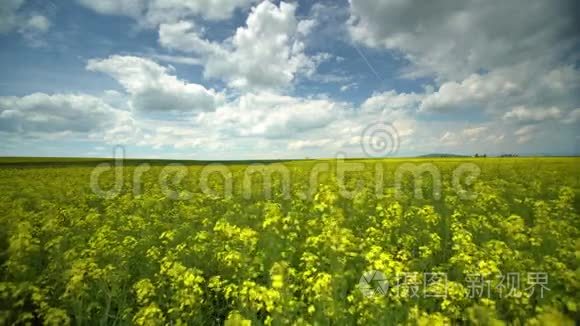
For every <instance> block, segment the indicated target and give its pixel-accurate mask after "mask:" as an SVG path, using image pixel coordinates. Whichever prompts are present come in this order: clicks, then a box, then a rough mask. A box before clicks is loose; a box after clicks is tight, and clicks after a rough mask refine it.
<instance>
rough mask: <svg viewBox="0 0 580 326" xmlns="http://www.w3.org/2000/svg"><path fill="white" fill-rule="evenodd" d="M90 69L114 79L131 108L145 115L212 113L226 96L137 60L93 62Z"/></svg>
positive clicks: (124, 59) (137, 58)
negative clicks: (153, 113)
mask: <svg viewBox="0 0 580 326" xmlns="http://www.w3.org/2000/svg"><path fill="white" fill-rule="evenodd" d="M87 69H88V70H91V71H99V72H103V73H106V74H108V75H110V76H111V77H113V78H115V79H116V80H117V81H118V82H119V83H120V84H121V85H122V86H123V87H124V88H125V90H126V91H127V92H128V93H129V94H130V95H131V106H132V107H133V108H134V109H136V110H138V111H143V112H151V111H165V112H169V111H173V112H186V113H187V112H190V113H195V112H200V111H212V110H214V109H215V108H216V107H217V106H218V105H219V104H221V103H222V102H223V101H224V95H223V94H221V93H218V92H216V91H214V90H213V89H206V88H205V87H203V86H202V85H199V84H194V83H188V82H185V81H183V80H180V79H178V78H177V77H175V76H173V75H170V74H169V72H170V69H168V68H166V67H164V66H161V65H159V64H157V63H155V62H153V61H151V60H149V59H144V58H140V57H134V56H118V55H115V56H111V57H109V58H107V59H102V60H98V59H92V60H89V62H88V64H87Z"/></svg>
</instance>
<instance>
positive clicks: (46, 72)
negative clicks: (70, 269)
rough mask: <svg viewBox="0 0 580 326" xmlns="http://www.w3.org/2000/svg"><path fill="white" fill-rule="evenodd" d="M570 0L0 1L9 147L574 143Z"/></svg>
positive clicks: (404, 150)
mask: <svg viewBox="0 0 580 326" xmlns="http://www.w3.org/2000/svg"><path fill="white" fill-rule="evenodd" d="M577 7H578V5H577V4H576V2H575V1H559V2H554V1H549V0H537V1H535V2H534V5H529V3H528V1H524V0H509V1H502V2H482V1H479V0H468V1H461V2H458V1H438V2H432V3H425V2H423V1H404V2H402V1H398V0H373V1H370V0H350V1H317V2H316V1H315V2H311V1H290V2H283V1H258V0H219V1H218V0H205V1H197V0H192V1H169V0H115V1H113V0H102V1H89V0H76V1H73V0H70V1H39V0H7V1H3V2H2V3H1V4H0V71H2V72H3V73H2V74H1V76H0V135H1V136H2V137H3V140H4V141H3V142H2V144H0V155H2V156H110V155H111V153H112V151H113V148H114V146H116V145H121V146H124V147H125V152H126V154H127V156H129V157H156V158H190V159H253V158H303V157H333V156H336V155H337V154H339V153H343V154H345V155H347V156H349V157H360V156H368V155H373V156H387V155H392V156H412V155H420V154H427V153H441V152H446V153H463V154H473V153H476V152H479V153H482V152H485V153H489V154H501V153H522V154H531V153H542V154H555V155H562V154H563V155H571V154H579V153H580V147H579V146H578V144H579V143H580V131H579V130H580V128H579V127H580V96H579V95H578V94H580V71H579V69H580V67H579V62H580V61H579V59H580V57H579V53H580V51H578V49H579V46H580V40H579V35H580V33H578V32H577V31H578V30H580V29H579V26H578V22H579V21H580V20H579V19H578V17H577V14H575V13H576V12H580V10H577V9H580V8H577ZM365 145H366V147H367V148H366V151H365V150H364V149H365ZM369 148H371V150H372V151H374V152H373V153H369Z"/></svg>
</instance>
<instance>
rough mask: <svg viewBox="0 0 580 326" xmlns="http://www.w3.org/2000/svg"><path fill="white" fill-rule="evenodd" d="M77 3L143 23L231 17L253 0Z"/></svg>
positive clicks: (116, 0)
mask: <svg viewBox="0 0 580 326" xmlns="http://www.w3.org/2000/svg"><path fill="white" fill-rule="evenodd" d="M77 1H78V2H79V3H80V4H81V5H83V6H85V7H87V8H89V9H91V10H93V11H95V12H97V13H99V14H105V15H120V16H129V17H132V18H135V19H137V20H138V21H139V22H140V23H141V24H142V25H144V26H155V25H158V24H160V23H166V22H175V21H177V20H179V19H182V18H186V17H192V16H201V17H203V18H205V19H211V20H222V19H227V18H230V17H231V16H232V14H233V13H234V11H235V10H236V9H243V8H247V7H248V6H250V5H251V4H252V3H253V2H255V1H256V0H201V1H200V0H181V1H177V0H99V1H92V0H77Z"/></svg>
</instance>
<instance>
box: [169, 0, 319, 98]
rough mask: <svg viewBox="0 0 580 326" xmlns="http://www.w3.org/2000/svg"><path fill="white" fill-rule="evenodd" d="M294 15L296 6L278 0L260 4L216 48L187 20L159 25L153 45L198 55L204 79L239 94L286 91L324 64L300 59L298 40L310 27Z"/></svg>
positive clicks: (302, 55)
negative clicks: (220, 82)
mask: <svg viewBox="0 0 580 326" xmlns="http://www.w3.org/2000/svg"><path fill="white" fill-rule="evenodd" d="M295 13H296V4H291V3H285V2H283V1H282V2H280V5H279V6H276V5H274V4H273V3H271V2H269V1H264V2H262V3H260V4H259V5H257V6H256V7H254V8H253V9H252V11H251V13H250V14H249V15H248V18H247V19H246V26H245V27H239V28H238V29H237V30H236V32H235V34H234V35H233V36H232V37H231V38H228V39H226V40H225V41H224V42H222V43H217V42H210V41H208V40H206V39H204V38H203V34H202V31H201V29H200V28H198V27H197V26H196V25H195V24H194V23H192V22H190V21H180V22H177V23H172V24H162V25H161V26H160V28H159V42H160V44H161V45H162V46H164V47H166V48H168V49H174V50H180V51H184V52H189V53H194V54H196V55H199V56H201V57H202V58H203V60H204V76H205V77H206V78H219V79H223V80H225V81H226V82H227V83H228V85H229V86H230V87H233V88H237V89H242V90H264V89H280V88H282V87H287V86H290V85H291V83H292V81H293V80H294V79H295V77H296V76H297V75H298V74H300V73H304V74H305V75H311V74H312V73H313V72H314V71H315V69H316V66H317V64H318V63H319V62H320V60H323V59H324V56H321V57H314V58H310V57H308V56H307V55H306V54H305V45H304V42H303V40H302V38H303V36H304V33H306V32H307V31H308V30H309V29H310V28H311V25H312V23H311V22H310V21H306V20H304V21H298V20H297V19H296V16H295ZM317 58H318V59H320V60H317Z"/></svg>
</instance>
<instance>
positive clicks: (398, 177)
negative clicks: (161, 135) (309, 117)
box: [0, 158, 580, 325]
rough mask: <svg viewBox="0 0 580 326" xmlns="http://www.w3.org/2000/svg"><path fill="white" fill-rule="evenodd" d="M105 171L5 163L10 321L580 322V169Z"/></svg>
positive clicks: (516, 162) (300, 166) (5, 312)
mask: <svg viewBox="0 0 580 326" xmlns="http://www.w3.org/2000/svg"><path fill="white" fill-rule="evenodd" d="M104 162H111V163H112V160H103V159H91V158H87V159H58V158H2V159H0V180H2V182H1V183H0V211H2V212H3V213H2V215H1V217H0V264H1V272H0V307H1V308H0V323H2V324H26V323H39V322H42V323H44V324H54V325H63V324H76V325H93V324H103V325H105V324H106V325H109V324H114V325H119V324H121V325H124V324H138V325H165V324H172V325H175V324H195V325H197V324H210V325H211V324H216V325H221V324H224V323H225V324H229V325H248V324H252V325H261V324H273V325H285V324H300V325H327V324H361V325H368V324H378V325H388V324H421V325H437V324H455V323H468V324H478V325H501V324H502V323H509V324H526V323H527V324H530V325H558V324H573V321H574V320H579V319H580V315H579V313H578V306H577V305H578V303H579V302H580V295H579V293H580V272H579V260H580V240H578V239H580V218H579V213H580V200H579V198H580V170H579V169H578V167H579V166H580V158H485V159H483V158H480V159H474V158H446V159H435V158H423V159H384V160H347V161H344V162H336V161H327V160H307V161H280V162H261V164H263V163H266V164H263V165H254V164H252V162H221V163H219V164H213V165H208V162H195V161H191V162H188V161H179V162H177V161H175V162H172V161H161V160H157V161H146V160H129V161H125V162H124V166H123V168H122V169H119V170H116V171H115V170H114V169H109V170H107V169H106V168H105V167H101V168H96V167H97V165H98V164H101V163H104ZM145 163H148V164H149V165H148V166H145V165H143V164H145ZM170 164H171V165H170ZM354 164H358V166H356V167H355V166H354ZM404 164H407V167H408V168H409V167H410V168H409V169H411V170H408V171H407V172H405V170H404V169H402V167H403V165H404ZM408 164H412V165H408ZM421 165H422V166H423V168H424V169H423V170H424V171H423V172H425V173H423V174H422V176H419V174H421V173H420V171H419V173H418V175H417V176H418V177H415V178H413V175H412V170H413V166H414V168H416V169H418V168H419V167H420V166H421ZM113 166H114V165H113ZM344 168H346V169H347V170H348V171H347V172H346V173H345V174H344V178H341V177H340V175H339V174H340V173H337V171H340V170H341V169H344ZM99 169H100V170H99ZM350 169H352V170H357V171H350ZM429 171H431V172H433V171H434V172H436V174H437V175H438V176H437V175H436V176H435V177H431V176H429V173H430V172H429ZM270 172H271V173H272V174H271V180H270V177H268V176H269V174H268V173H270ZM220 174H221V175H220ZM454 175H455V177H454ZM417 180H422V181H423V182H421V183H420V184H416V183H415V181H417ZM264 187H265V188H264ZM230 189H231V191H230ZM111 190H113V191H111ZM379 276H380V277H379ZM383 276H384V278H383ZM516 276H517V277H516ZM516 279H517V282H516Z"/></svg>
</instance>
